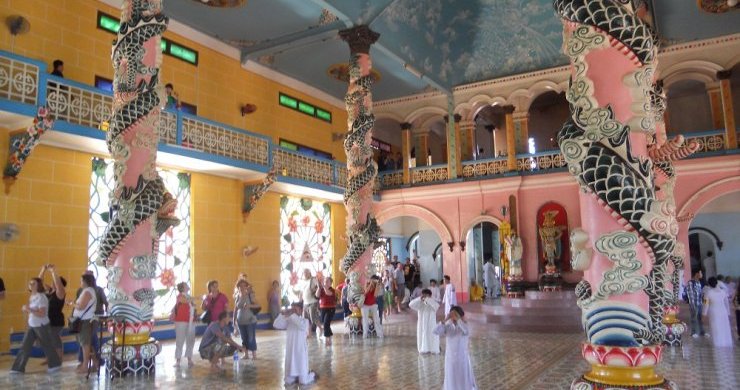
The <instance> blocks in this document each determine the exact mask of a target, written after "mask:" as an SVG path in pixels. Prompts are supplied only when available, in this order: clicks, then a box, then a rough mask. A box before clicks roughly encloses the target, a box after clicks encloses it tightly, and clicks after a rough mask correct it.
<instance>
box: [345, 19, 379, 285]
mask: <svg viewBox="0 0 740 390" xmlns="http://www.w3.org/2000/svg"><path fill="white" fill-rule="evenodd" d="M339 34H340V36H341V37H342V39H344V40H345V41H347V42H348V43H349V46H350V51H351V58H350V64H349V88H348V90H347V94H346V95H345V98H344V103H345V104H346V106H347V117H348V118H347V125H348V127H349V131H348V133H347V136H346V137H345V140H344V151H345V153H346V154H347V170H348V172H349V177H348V179H347V188H346V190H345V193H344V205H345V207H346V209H347V214H348V215H347V229H348V232H347V236H348V243H347V244H348V248H347V253H346V254H345V255H344V257H343V258H342V260H341V269H342V272H344V273H347V272H348V271H349V270H350V269H352V268H353V267H354V266H355V264H356V263H358V262H359V263H360V264H362V263H364V262H366V261H369V259H370V256H371V254H372V248H373V247H374V245H375V243H376V242H377V241H378V237H379V236H380V228H379V227H378V224H377V222H376V221H375V218H374V217H373V213H372V195H373V189H374V187H375V177H376V175H377V173H378V167H377V165H376V164H375V161H373V158H372V156H373V152H372V148H371V147H370V141H371V138H372V129H373V126H374V125H375V116H374V115H373V113H372V93H371V91H370V88H371V87H372V84H373V78H372V76H371V75H370V69H371V66H372V65H371V62H370V56H369V54H368V53H369V50H370V45H371V44H372V43H374V42H375V41H376V40H377V39H378V37H379V34H377V33H375V32H373V31H371V30H370V29H369V28H367V26H357V27H354V28H351V29H348V30H342V31H341V32H340V33H339Z"/></svg>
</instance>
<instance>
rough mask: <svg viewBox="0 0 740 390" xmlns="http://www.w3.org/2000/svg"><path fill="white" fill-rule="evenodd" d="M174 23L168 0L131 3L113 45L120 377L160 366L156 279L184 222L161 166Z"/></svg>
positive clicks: (109, 244) (104, 259)
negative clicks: (173, 232) (168, 234)
mask: <svg viewBox="0 0 740 390" xmlns="http://www.w3.org/2000/svg"><path fill="white" fill-rule="evenodd" d="M167 22H168V19H167V17H166V16H164V15H163V14H162V0H125V1H124V2H123V5H122V16H121V26H120V29H119V31H118V37H117V39H116V40H115V41H114V42H113V51H112V61H113V67H114V69H115V76H114V83H113V88H114V92H113V116H112V118H111V120H110V129H109V131H108V133H107V146H108V150H109V152H110V154H111V156H112V157H113V159H114V180H115V185H114V190H113V193H112V194H111V204H110V209H111V220H110V223H109V224H108V226H107V228H106V230H105V233H104V236H103V238H102V240H101V244H100V248H99V251H98V256H99V258H98V262H99V263H101V264H103V265H105V266H107V267H108V269H109V274H108V275H109V276H108V289H109V293H108V300H109V302H110V304H111V309H110V311H111V315H112V316H113V317H114V318H115V319H116V325H115V331H116V332H117V333H118V334H117V335H116V339H117V340H116V342H115V343H114V344H109V345H108V346H106V348H107V351H108V352H109V353H112V354H114V355H115V359H116V367H109V368H108V369H109V370H116V371H115V372H113V374H114V375H125V374H127V373H134V374H138V373H141V372H144V373H150V372H151V370H153V368H154V356H156V354H157V353H158V352H159V345H158V343H157V342H156V340H154V339H150V337H149V333H150V331H151V329H152V327H153V324H154V322H153V321H152V315H153V304H154V298H155V292H154V290H153V289H152V283H151V279H152V278H154V277H155V276H156V273H157V252H158V243H159V237H160V236H161V235H162V234H163V233H164V232H165V231H166V230H167V229H168V228H170V227H171V226H174V225H177V224H178V223H179V220H178V219H177V218H176V217H174V216H173V212H174V209H175V207H176V205H177V203H176V201H175V199H174V198H173V197H172V196H171V195H170V194H169V193H167V192H166V190H165V187H164V182H163V181H162V179H161V178H160V177H159V174H158V173H157V171H156V157H157V144H158V143H159V133H158V124H159V112H160V110H161V108H162V102H164V99H163V89H162V88H161V86H160V84H159V66H160V64H161V62H162V57H161V56H162V54H161V50H160V49H159V48H160V42H161V37H162V34H163V33H164V31H165V30H166V29H167ZM123 332H125V336H123V337H121V334H122V333H123ZM119 337H120V338H121V339H120V340H119ZM121 344H125V345H121ZM113 346H115V347H113ZM119 363H120V364H119ZM108 366H110V365H108Z"/></svg>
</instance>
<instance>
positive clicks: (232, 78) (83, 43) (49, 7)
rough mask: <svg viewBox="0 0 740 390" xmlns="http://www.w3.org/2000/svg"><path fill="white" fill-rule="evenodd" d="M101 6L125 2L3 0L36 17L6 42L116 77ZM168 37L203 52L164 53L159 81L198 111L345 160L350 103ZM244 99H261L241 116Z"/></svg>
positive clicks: (0, 14)
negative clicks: (287, 104) (297, 103)
mask: <svg viewBox="0 0 740 390" xmlns="http://www.w3.org/2000/svg"><path fill="white" fill-rule="evenodd" d="M98 10H100V11H103V12H105V13H107V14H109V15H113V16H116V17H120V10H117V9H115V8H113V7H110V6H108V5H106V4H104V3H101V2H98V1H95V0H54V1H49V0H0V20H5V18H6V17H7V16H9V15H22V16H24V17H25V18H26V19H28V21H29V22H30V24H31V31H30V32H29V33H27V34H24V35H19V36H17V37H16V38H15V43H14V45H13V47H11V35H10V34H7V33H6V32H7V30H4V31H5V32H4V33H3V34H0V49H3V50H7V51H13V52H15V53H16V54H19V55H23V56H26V57H30V58H35V59H39V60H41V61H44V62H46V63H47V64H48V66H49V69H50V70H51V63H52V61H54V60H55V59H61V60H63V61H64V75H65V77H66V78H69V79H72V80H76V81H79V82H82V83H85V84H88V85H94V82H95V76H96V75H99V76H102V77H106V78H113V68H112V65H111V61H110V54H111V41H112V40H113V39H114V38H115V36H114V35H113V34H110V33H108V32H105V31H103V30H100V29H98V28H97V21H96V18H97V12H98ZM166 12H167V2H165V13H166ZM165 37H167V38H169V39H172V40H173V41H175V42H178V43H181V44H183V45H185V46H188V47H190V48H193V49H195V50H197V51H198V53H199V64H198V66H197V67H196V66H193V65H190V64H188V63H186V62H184V61H181V60H178V59H175V58H172V57H169V56H163V63H162V70H161V75H162V78H161V82H162V83H172V84H173V85H174V86H175V90H176V91H177V92H178V93H179V94H180V98H181V99H182V101H184V102H187V103H190V104H195V105H197V106H198V115H199V116H202V117H205V118H208V119H211V120H214V121H217V122H221V123H225V124H228V125H231V126H234V127H239V128H243V129H248V130H250V131H253V132H257V133H261V134H265V135H268V136H270V137H272V138H273V139H274V140H275V141H277V140H278V138H280V137H283V138H286V139H289V140H291V141H294V142H297V143H300V144H303V145H306V146H309V147H312V148H316V149H319V150H323V151H326V152H329V153H332V154H333V155H334V157H335V158H337V159H338V160H341V161H345V157H344V151H343V149H342V143H341V142H340V141H335V142H333V141H332V139H331V133H332V132H345V131H346V126H347V124H346V121H347V114H346V112H345V109H344V107H337V106H332V105H330V104H329V103H326V102H323V101H320V100H318V99H315V98H313V97H311V96H308V95H305V94H303V93H301V92H298V91H296V90H294V89H291V88H288V87H286V86H283V85H280V84H278V83H275V82H273V81H271V80H269V79H266V78H264V77H262V76H260V75H257V74H255V73H252V72H248V71H246V70H244V69H243V68H242V67H241V64H240V63H239V61H236V60H234V59H231V58H229V57H227V56H224V55H223V54H220V53H218V52H216V51H214V50H211V49H210V48H208V47H205V46H202V45H200V44H197V43H195V42H193V41H191V40H190V39H187V38H185V37H181V36H179V35H175V34H172V33H169V32H167V33H165ZM348 53H349V50H348ZM348 56H349V54H348ZM317 77H327V76H326V75H324V74H321V75H317ZM278 91H281V92H285V93H287V94H289V95H291V96H295V97H297V98H299V99H302V100H305V101H307V102H309V103H311V104H315V105H316V106H319V107H322V108H324V109H326V110H328V111H331V113H332V116H333V123H331V124H329V123H326V122H324V121H321V120H318V119H316V118H311V117H309V116H307V115H304V114H301V113H299V112H297V111H293V110H290V109H288V108H284V107H280V106H279V105H278V104H277V102H278ZM245 103H251V104H255V105H256V106H257V111H256V112H255V113H253V114H250V115H247V116H245V117H242V116H241V113H240V111H239V107H240V106H241V105H244V104H245Z"/></svg>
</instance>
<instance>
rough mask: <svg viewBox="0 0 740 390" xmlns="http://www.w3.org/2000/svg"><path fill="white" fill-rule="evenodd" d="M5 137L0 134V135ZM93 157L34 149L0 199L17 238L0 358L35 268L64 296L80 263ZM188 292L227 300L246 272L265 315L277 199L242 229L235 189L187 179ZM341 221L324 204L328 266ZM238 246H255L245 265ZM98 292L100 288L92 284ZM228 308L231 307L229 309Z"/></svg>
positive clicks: (2, 151)
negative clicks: (58, 280) (212, 286)
mask: <svg viewBox="0 0 740 390" xmlns="http://www.w3.org/2000/svg"><path fill="white" fill-rule="evenodd" d="M2 134H7V130H4V129H0V135H2ZM7 148H8V137H7V136H6V135H2V136H0V161H2V162H3V163H4V162H5V161H7ZM92 157H93V155H91V154H88V153H81V152H76V151H71V150H66V149H59V148H55V147H50V146H44V145H41V146H39V147H37V148H36V149H34V151H33V152H32V154H31V157H30V158H29V159H28V160H27V162H26V164H25V166H24V167H23V170H22V171H21V174H20V175H19V177H18V180H17V181H16V182H15V184H13V185H12V187H11V191H10V194H8V195H6V194H4V193H1V194H0V222H12V223H15V224H17V225H18V227H19V230H20V235H19V237H18V238H17V239H16V240H14V241H10V242H4V243H0V277H2V278H3V279H4V281H5V287H6V289H7V298H6V300H5V301H4V302H2V303H0V305H2V320H1V321H0V351H6V350H7V349H8V347H9V344H8V333H9V332H10V330H11V329H13V330H14V331H16V332H17V331H19V330H23V329H25V320H24V318H23V316H22V315H21V310H20V307H21V306H22V305H23V304H25V303H26V301H27V299H28V294H27V292H26V291H27V290H26V283H27V281H28V279H29V278H31V277H33V276H36V275H37V274H38V272H39V269H40V267H41V265H42V264H46V263H54V264H56V265H57V268H58V271H59V274H60V275H62V276H64V277H65V278H66V279H67V280H68V282H69V287H70V289H71V291H74V290H75V289H76V288H77V287H78V286H79V284H80V282H79V278H78V276H79V275H81V274H82V272H84V269H85V266H86V263H87V243H88V237H87V234H88V233H87V232H88V225H87V224H88V215H89V214H88V213H89V209H88V208H89V203H90V200H89V199H90V195H89V192H90V172H91V166H90V160H91V158H92ZM191 185H192V187H191V191H192V192H191V202H192V203H191V212H192V237H191V238H192V255H193V256H192V258H193V272H192V282H193V284H192V287H193V293H194V294H195V295H196V296H199V295H201V294H203V293H204V292H205V285H206V282H207V281H208V280H211V279H216V280H219V282H220V285H221V290H222V291H223V292H225V293H226V294H227V296H229V297H230V296H231V291H232V289H233V286H234V282H235V280H236V277H237V275H238V274H239V273H240V272H246V273H247V275H248V277H249V280H250V282H251V283H253V284H254V287H255V292H256V293H257V298H258V300H259V301H260V303H261V304H262V306H263V307H264V308H265V310H266V309H267V299H266V297H267V291H268V288H269V286H270V284H271V283H272V281H273V280H278V279H279V274H280V246H279V245H280V225H279V223H280V204H279V199H280V194H277V193H274V192H269V193H268V194H266V195H265V196H264V197H263V198H262V199H261V200H260V202H259V203H258V205H257V207H256V208H255V209H254V210H253V211H252V213H251V214H250V216H249V218H248V219H247V220H246V222H243V221H242V214H241V204H242V196H243V195H242V185H243V184H242V182H241V181H239V180H235V179H227V178H222V177H216V176H211V175H204V174H199V173H194V174H192V178H191ZM345 217H346V213H345V211H344V207H343V206H342V205H341V204H332V226H333V228H332V242H333V243H334V248H333V252H334V264H335V269H336V264H338V259H339V258H340V257H341V255H343V254H344V251H345V244H344V241H343V240H341V239H340V237H339V236H340V235H341V234H343V233H344V230H345V229H344V226H345V225H344V219H345ZM245 246H259V250H258V251H257V253H255V254H253V255H251V256H250V257H248V258H247V259H243V258H242V256H241V249H242V248H243V247H245ZM98 284H102V285H104V284H105V281H98ZM231 303H232V304H233V302H231Z"/></svg>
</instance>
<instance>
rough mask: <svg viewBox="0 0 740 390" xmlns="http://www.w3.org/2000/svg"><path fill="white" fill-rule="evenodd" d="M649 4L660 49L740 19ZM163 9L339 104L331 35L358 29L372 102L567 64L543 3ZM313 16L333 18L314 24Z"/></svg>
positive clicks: (397, 0)
mask: <svg viewBox="0 0 740 390" xmlns="http://www.w3.org/2000/svg"><path fill="white" fill-rule="evenodd" d="M651 5H652V6H653V8H654V15H655V19H656V26H657V29H658V32H659V34H660V36H661V37H662V38H663V39H664V41H666V42H680V41H690V40H696V39H704V38H710V37H714V36H720V35H727V34H733V33H737V32H740V12H728V13H726V14H721V15H715V14H707V13H703V12H702V11H700V10H699V9H698V8H697V6H696V2H694V1H687V0H681V1H676V0H652V2H651ZM165 10H166V13H167V14H168V15H170V16H171V17H172V18H174V19H175V20H177V21H180V22H182V23H185V24H187V25H189V26H191V27H193V28H195V29H197V30H199V31H201V32H203V33H205V34H208V35H211V36H213V37H216V38H218V39H220V40H223V41H224V42H227V43H229V44H232V45H235V46H238V47H240V48H241V50H242V57H243V59H245V60H252V61H260V62H261V63H263V64H265V65H267V66H270V67H272V68H274V69H275V70H277V71H278V72H281V73H284V74H286V75H289V76H292V77H294V78H296V79H299V80H301V81H303V82H305V83H307V84H309V85H312V86H314V87H316V88H319V89H321V90H323V91H325V92H327V93H329V94H331V95H333V96H336V97H338V98H341V97H342V96H343V95H344V93H345V92H346V85H345V84H343V83H342V82H340V81H337V80H335V79H333V78H331V77H329V76H328V75H327V72H326V71H327V68H328V67H329V66H330V65H332V64H335V63H340V62H347V61H348V58H349V49H348V48H347V45H346V43H344V42H342V41H341V40H339V39H338V37H337V31H338V30H340V29H343V28H346V27H351V26H353V25H359V24H369V25H370V28H371V29H373V30H375V31H377V32H379V33H380V34H381V35H380V40H379V41H378V42H377V43H376V44H375V45H373V46H372V49H371V53H370V54H371V55H372V58H373V66H374V68H375V69H376V70H377V71H378V72H380V74H381V77H382V78H381V80H380V82H378V83H377V84H376V85H375V88H374V89H373V92H374V95H375V99H377V100H382V99H389V98H394V97H400V96H405V95H410V94H414V93H418V92H421V91H424V90H428V89H430V88H432V87H434V88H437V89H441V90H443V91H450V90H451V88H452V87H454V86H456V85H460V84H467V83H471V82H476V81H481V80H487V79H492V78H497V77H504V76H508V75H512V74H518V73H525V72H530V71H534V70H538V69H545V68H550V67H554V66H558V65H563V64H566V63H567V59H566V58H565V56H563V55H562V54H561V53H560V46H561V45H562V33H561V31H562V26H561V23H560V20H559V19H558V18H557V17H556V16H555V13H554V11H553V8H552V0H249V1H247V5H246V6H244V7H241V8H236V9H233V8H226V9H221V8H214V7H208V6H205V5H203V4H201V3H200V1H199V0H178V1H168V2H167V3H166V8H165ZM322 11H324V16H326V11H329V12H331V13H332V14H333V15H335V16H336V17H337V18H338V20H336V21H332V20H329V21H324V22H323V23H320V20H322ZM688 26H690V28H689V27H688ZM410 70H411V71H410ZM420 74H421V75H423V76H422V77H419V75H420Z"/></svg>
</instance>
